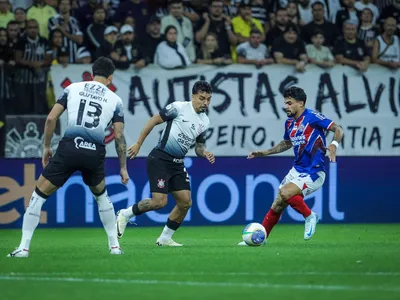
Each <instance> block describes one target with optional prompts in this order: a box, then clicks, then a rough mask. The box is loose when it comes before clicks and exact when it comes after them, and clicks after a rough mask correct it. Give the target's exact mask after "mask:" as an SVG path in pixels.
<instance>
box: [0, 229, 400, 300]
mask: <svg viewBox="0 0 400 300" xmlns="http://www.w3.org/2000/svg"><path fill="white" fill-rule="evenodd" d="M242 228H243V227H237V226H229V227H228V226H226V227H225V226H221V227H189V226H182V227H181V228H180V229H179V231H178V232H177V233H176V234H175V237H174V239H175V240H176V241H177V242H181V243H184V244H185V245H184V247H178V248H169V247H156V246H155V240H156V238H157V237H158V235H159V233H160V232H161V230H162V226H160V227H157V228H140V226H130V227H128V228H127V231H126V234H125V236H124V238H123V239H122V240H121V246H122V248H123V250H124V252H125V253H124V255H122V256H112V255H109V253H108V249H107V246H106V236H105V233H104V231H103V229H102V228H95V229H40V228H39V229H38V230H37V231H36V233H35V236H34V239H33V242H32V244H31V253H30V257H29V258H27V259H15V258H14V259H11V258H7V257H6V254H7V253H9V252H10V251H11V250H13V249H14V247H15V246H17V245H18V243H19V239H20V230H1V231H0V241H1V242H0V299H2V300H9V299H10V300H23V299H40V300H47V299H52V300H54V299H55V300H64V299H66V300H67V299H85V300H89V299H90V300H92V299H93V300H94V299H96V300H97V299H115V298H116V299H140V300H143V299H206V300H209V299H268V300H272V299H275V300H276V299H279V300H283V299H321V300H331V299H332V300H333V299H335V300H337V299H339V300H346V299H363V300H366V299H374V300H376V299H379V300H385V299H400V224H396V225H379V224H376V225H324V224H320V225H318V227H317V233H316V235H315V236H314V238H313V239H312V240H311V241H308V242H305V241H304V240H303V230H304V228H303V226H300V225H278V226H277V227H276V228H275V229H274V231H273V234H272V235H271V238H270V239H269V241H268V245H267V246H263V247H239V246H236V244H237V242H239V241H240V240H241V236H240V234H241V230H242Z"/></svg>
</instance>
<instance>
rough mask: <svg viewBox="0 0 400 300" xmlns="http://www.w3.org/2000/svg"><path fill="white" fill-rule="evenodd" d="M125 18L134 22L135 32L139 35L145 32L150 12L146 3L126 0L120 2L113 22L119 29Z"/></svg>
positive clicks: (137, 0) (138, 0) (139, 0)
mask: <svg viewBox="0 0 400 300" xmlns="http://www.w3.org/2000/svg"><path fill="white" fill-rule="evenodd" d="M127 16H130V17H132V18H133V19H134V20H135V28H136V32H137V33H139V34H141V33H142V32H143V33H144V32H145V31H146V25H147V23H148V22H149V18H150V11H149V7H148V5H147V3H146V2H145V1H141V0H126V1H124V2H121V3H120V5H119V7H118V9H117V11H116V12H115V15H114V22H115V25H116V26H117V27H120V26H121V25H122V23H123V22H124V20H125V19H126V17H127Z"/></svg>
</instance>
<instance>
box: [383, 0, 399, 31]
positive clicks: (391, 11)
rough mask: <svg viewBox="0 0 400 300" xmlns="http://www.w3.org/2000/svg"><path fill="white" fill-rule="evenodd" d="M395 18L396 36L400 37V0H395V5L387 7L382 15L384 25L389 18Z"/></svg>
mask: <svg viewBox="0 0 400 300" xmlns="http://www.w3.org/2000/svg"><path fill="white" fill-rule="evenodd" d="M389 17H393V18H395V19H396V22H397V31H396V34H397V36H399V37H400V0H393V4H392V5H389V6H386V7H385V8H384V9H383V11H382V14H381V22H382V23H384V21H385V20H386V19H387V18H389Z"/></svg>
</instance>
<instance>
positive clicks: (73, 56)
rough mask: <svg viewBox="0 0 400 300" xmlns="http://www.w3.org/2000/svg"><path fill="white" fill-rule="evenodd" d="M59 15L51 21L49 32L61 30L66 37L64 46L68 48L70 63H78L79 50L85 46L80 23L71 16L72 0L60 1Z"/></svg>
mask: <svg viewBox="0 0 400 300" xmlns="http://www.w3.org/2000/svg"><path fill="white" fill-rule="evenodd" d="M58 10H59V14H57V15H55V16H54V17H53V18H51V19H50V20H49V31H51V30H54V29H56V28H58V29H60V30H61V32H62V33H63V35H64V41H63V46H64V47H66V48H68V51H69V62H70V63H75V62H76V61H77V52H78V48H79V47H80V46H81V45H82V44H83V33H82V31H81V29H80V26H79V23H78V21H77V20H76V19H75V18H74V17H73V16H71V2H70V0H59V2H58Z"/></svg>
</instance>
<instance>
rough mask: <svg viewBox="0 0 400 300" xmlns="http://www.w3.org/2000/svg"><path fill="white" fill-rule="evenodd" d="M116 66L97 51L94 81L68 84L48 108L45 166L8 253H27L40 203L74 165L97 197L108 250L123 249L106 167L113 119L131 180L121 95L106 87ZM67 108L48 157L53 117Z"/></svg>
mask: <svg viewBox="0 0 400 300" xmlns="http://www.w3.org/2000/svg"><path fill="white" fill-rule="evenodd" d="M114 70H115V67H114V64H113V63H112V61H111V60H110V59H108V58H105V57H100V58H99V59H97V60H96V61H95V62H94V64H93V67H92V71H93V76H94V78H93V81H87V82H77V83H72V84H71V85H69V86H68V87H67V88H65V89H64V92H63V94H62V95H61V97H60V98H59V99H58V100H57V103H56V104H55V105H54V107H53V109H52V110H51V112H50V113H49V115H48V117H47V120H46V124H45V129H44V149H43V157H42V164H43V167H44V170H43V173H42V174H41V175H40V177H39V179H38V181H37V185H36V188H35V190H34V192H33V194H32V197H31V200H30V202H29V206H28V207H27V209H26V212H25V214H24V219H23V223H22V239H21V243H20V245H19V246H18V248H16V250H14V251H13V252H11V253H10V254H9V255H8V256H9V257H28V256H29V248H30V243H31V240H32V236H33V233H34V231H35V229H36V227H37V226H38V224H39V219H40V212H41V209H42V205H43V204H44V203H45V201H46V199H47V198H48V197H49V196H50V195H52V194H53V193H54V192H55V191H56V190H57V189H58V188H60V187H61V186H63V184H64V183H65V182H66V181H67V180H68V178H69V177H70V176H71V175H72V173H74V172H75V171H80V172H81V174H82V178H83V181H84V182H85V184H87V185H88V186H89V188H90V190H91V191H92V193H93V195H94V198H95V199H96V202H97V205H98V210H99V215H100V220H101V222H102V223H103V225H104V229H105V231H106V234H107V237H108V248H109V251H110V253H111V254H122V250H121V249H120V246H119V242H118V238H117V230H116V228H115V212H114V206H113V204H112V203H111V201H110V199H109V197H108V195H107V191H106V186H105V172H104V161H105V155H106V150H105V145H104V137H105V130H106V128H107V126H108V124H110V123H112V124H113V126H114V133H115V147H116V151H117V153H118V157H119V162H120V171H121V172H120V175H121V181H122V183H124V184H126V183H127V182H128V180H129V176H128V172H127V169H126V142H125V137H124V113H123V105H122V100H121V98H120V97H118V96H117V95H116V94H114V93H113V92H112V91H111V90H109V89H108V88H107V85H109V84H110V83H111V82H112V79H113V73H114ZM65 110H67V112H68V127H67V129H66V131H65V134H64V136H63V138H62V140H61V141H60V143H59V145H58V148H57V151H56V153H55V155H54V157H52V156H53V151H52V149H51V148H50V142H51V139H52V136H53V133H54V130H55V128H56V124H57V120H58V118H59V117H60V116H61V114H62V113H63V112H64V111H65Z"/></svg>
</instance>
